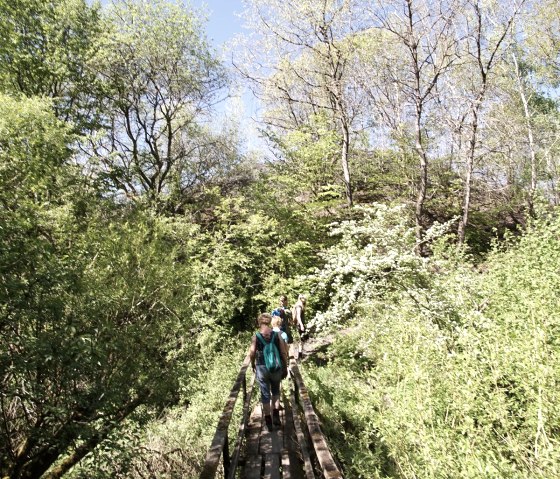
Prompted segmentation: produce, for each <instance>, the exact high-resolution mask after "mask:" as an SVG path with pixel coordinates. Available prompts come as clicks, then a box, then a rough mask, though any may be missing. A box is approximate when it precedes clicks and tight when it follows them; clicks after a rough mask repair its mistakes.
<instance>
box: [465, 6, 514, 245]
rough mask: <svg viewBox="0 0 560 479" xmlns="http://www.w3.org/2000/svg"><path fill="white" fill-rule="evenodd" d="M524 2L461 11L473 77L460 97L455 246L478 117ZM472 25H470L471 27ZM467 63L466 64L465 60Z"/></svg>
mask: <svg viewBox="0 0 560 479" xmlns="http://www.w3.org/2000/svg"><path fill="white" fill-rule="evenodd" d="M523 3H524V0H521V1H520V2H515V4H514V6H513V8H511V6H510V5H507V6H503V9H501V8H500V3H499V2H498V3H492V2H490V3H486V2H480V1H479V0H469V1H468V2H467V8H468V10H465V43H466V44H465V52H466V55H467V56H468V57H470V60H471V61H472V62H473V63H474V65H475V67H474V72H476V74H475V75H473V76H470V83H471V84H470V85H469V87H467V92H468V93H467V92H464V97H467V98H469V102H468V106H467V110H466V111H465V112H464V113H463V115H462V119H461V121H460V123H461V127H460V128H461V129H462V125H463V123H464V122H468V135H467V138H468V140H467V143H468V147H467V154H466V161H465V179H464V189H463V205H462V215H461V218H460V220H459V226H458V229H457V236H458V241H459V243H460V244H461V243H463V242H464V241H465V229H466V227H467V224H468V219H469V209H470V204H471V183H472V175H473V171H474V166H475V157H476V151H477V148H478V134H479V128H480V121H481V118H480V116H481V114H482V112H483V107H484V105H485V99H486V94H487V92H488V88H489V82H490V81H491V78H492V74H493V70H494V68H495V66H496V64H497V63H498V62H499V60H500V56H499V55H500V53H501V51H502V50H503V49H504V48H505V47H506V46H507V45H506V39H507V35H508V34H509V33H510V31H511V28H512V25H513V22H514V20H515V18H516V17H517V15H518V14H519V12H520V9H521V7H522V6H523ZM471 23H472V25H471ZM467 61H469V60H467Z"/></svg>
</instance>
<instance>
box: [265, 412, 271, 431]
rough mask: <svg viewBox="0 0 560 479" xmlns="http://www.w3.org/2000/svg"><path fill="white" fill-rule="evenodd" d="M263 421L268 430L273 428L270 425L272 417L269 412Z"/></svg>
mask: <svg viewBox="0 0 560 479" xmlns="http://www.w3.org/2000/svg"><path fill="white" fill-rule="evenodd" d="M264 422H265V423H266V429H267V430H268V431H272V429H273V427H272V417H271V416H270V414H268V415H266V416H265V417H264Z"/></svg>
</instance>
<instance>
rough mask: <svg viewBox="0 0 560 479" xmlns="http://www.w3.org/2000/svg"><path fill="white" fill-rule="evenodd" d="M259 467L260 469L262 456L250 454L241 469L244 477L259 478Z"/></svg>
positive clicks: (248, 478)
mask: <svg viewBox="0 0 560 479" xmlns="http://www.w3.org/2000/svg"><path fill="white" fill-rule="evenodd" d="M261 469H262V456H259V455H252V456H249V457H248V458H247V461H245V467H244V469H243V475H242V476H241V477H242V478H244V479H261Z"/></svg>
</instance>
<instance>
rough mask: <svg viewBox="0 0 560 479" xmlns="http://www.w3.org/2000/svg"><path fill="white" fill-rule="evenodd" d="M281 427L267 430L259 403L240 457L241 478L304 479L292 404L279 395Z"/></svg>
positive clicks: (251, 418)
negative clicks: (280, 398) (280, 401)
mask: <svg viewBox="0 0 560 479" xmlns="http://www.w3.org/2000/svg"><path fill="white" fill-rule="evenodd" d="M282 407H283V409H281V410H280V419H281V421H282V425H281V426H275V427H274V429H273V430H272V431H268V429H267V427H266V425H265V423H264V421H263V416H262V411H261V405H260V404H257V405H256V406H255V408H254V409H253V412H252V414H251V417H250V419H249V424H248V427H247V437H246V442H245V447H244V452H243V453H242V457H241V459H240V464H241V468H240V469H241V471H240V476H239V477H240V478H246V479H261V478H267V479H304V478H305V474H304V473H303V461H302V457H301V451H300V447H299V443H298V439H297V435H296V431H295V427H294V418H293V414H292V406H291V404H290V401H289V398H287V397H286V395H283V396H282Z"/></svg>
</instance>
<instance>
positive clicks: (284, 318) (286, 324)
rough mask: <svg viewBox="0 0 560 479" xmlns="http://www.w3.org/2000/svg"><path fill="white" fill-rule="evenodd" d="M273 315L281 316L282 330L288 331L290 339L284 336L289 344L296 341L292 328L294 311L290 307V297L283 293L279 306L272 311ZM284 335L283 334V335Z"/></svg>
mask: <svg viewBox="0 0 560 479" xmlns="http://www.w3.org/2000/svg"><path fill="white" fill-rule="evenodd" d="M271 314H272V317H273V318H274V316H279V317H280V319H281V324H280V326H279V328H280V330H281V331H282V332H284V333H286V336H287V338H288V339H285V338H284V341H285V342H286V343H287V344H291V343H293V342H294V338H293V335H292V332H291V330H290V324H291V322H292V311H291V310H290V308H289V307H288V297H287V296H286V295H285V294H282V295H281V296H280V298H279V302H278V307H277V308H276V309H274V310H273V311H272V313H271ZM282 337H283V336H282Z"/></svg>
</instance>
